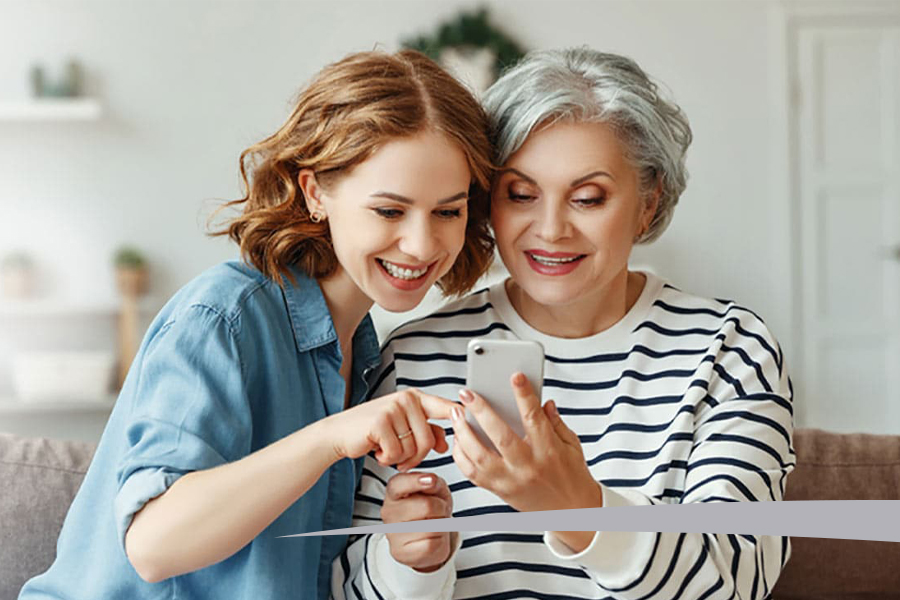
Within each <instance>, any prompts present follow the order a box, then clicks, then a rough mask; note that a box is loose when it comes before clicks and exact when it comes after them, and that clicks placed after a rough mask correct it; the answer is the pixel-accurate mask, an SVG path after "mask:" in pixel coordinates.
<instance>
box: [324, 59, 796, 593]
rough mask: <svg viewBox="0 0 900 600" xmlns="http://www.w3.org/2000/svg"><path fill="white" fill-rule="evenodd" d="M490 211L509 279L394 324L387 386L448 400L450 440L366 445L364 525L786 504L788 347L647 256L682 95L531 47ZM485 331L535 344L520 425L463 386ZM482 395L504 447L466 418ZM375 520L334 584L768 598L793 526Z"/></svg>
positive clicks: (497, 140) (677, 142)
mask: <svg viewBox="0 0 900 600" xmlns="http://www.w3.org/2000/svg"><path fill="white" fill-rule="evenodd" d="M485 104H486V108H487V111H488V113H489V116H490V117H491V118H492V120H493V125H494V144H495V151H496V157H495V158H496V162H497V164H499V165H501V166H502V168H501V169H500V171H499V172H498V174H497V176H496V178H495V181H494V185H493V192H492V205H491V206H492V215H491V219H492V224H493V227H494V231H495V234H496V240H497V245H498V248H499V250H500V254H501V257H502V259H503V262H504V264H505V265H506V267H507V268H508V269H509V272H510V275H511V277H510V278H509V279H507V280H506V281H505V282H502V283H499V284H497V285H494V286H492V287H490V288H489V289H485V290H482V291H480V292H478V293H475V294H473V295H471V296H469V297H468V298H466V299H464V300H462V301H459V302H456V303H455V304H452V305H450V306H448V307H446V308H445V309H443V310H441V311H440V312H438V313H435V314H433V315H431V316H430V317H428V318H425V319H422V320H419V321H417V322H413V323H410V324H408V325H406V326H404V327H401V328H400V329H399V330H397V331H396V332H394V333H393V334H392V335H391V337H390V339H389V340H388V342H387V343H386V345H385V346H384V349H383V353H382V356H383V359H384V360H383V365H384V366H383V367H382V373H381V376H380V384H379V393H387V392H389V391H392V390H394V389H403V388H407V387H417V388H421V389H423V390H427V391H428V392H429V393H433V394H437V395H443V396H449V395H450V394H456V393H457V392H459V397H460V400H461V401H462V406H461V407H460V408H458V409H455V410H454V411H453V413H454V414H453V429H452V437H453V451H452V454H448V453H445V454H438V453H434V452H432V453H431V454H430V455H429V456H428V457H427V460H425V461H423V462H422V463H421V465H420V469H422V471H418V472H415V473H397V472H396V471H395V470H392V469H390V468H385V467H381V466H379V465H378V464H377V463H376V462H375V461H372V460H369V461H368V462H367V463H366V470H364V472H363V478H362V484H361V489H360V491H359V494H358V496H357V503H356V510H355V512H356V519H355V522H356V523H357V524H360V525H362V524H372V523H373V522H375V521H378V520H383V521H384V522H397V521H408V520H413V519H422V518H438V517H445V516H449V515H450V514H451V512H452V514H453V516H469V515H476V514H485V513H498V512H510V511H531V510H553V509H568V508H585V507H600V506H633V505H651V504H665V503H696V502H734V501H773V500H780V499H781V498H782V495H783V493H784V485H785V479H786V477H787V475H788V473H790V471H791V470H792V468H793V465H794V455H793V450H792V447H791V435H792V407H791V388H790V382H789V379H788V375H787V372H786V370H785V368H784V361H783V357H782V353H781V350H780V348H779V346H778V343H777V342H776V341H775V339H774V338H773V337H772V335H771V334H770V333H769V331H768V330H767V329H766V326H765V325H764V324H763V322H762V320H761V319H760V318H759V317H758V316H756V314H754V313H753V312H752V311H750V310H748V309H747V308H744V307H742V306H740V305H739V304H737V303H735V302H729V301H722V300H712V299H706V298H700V297H697V296H694V295H692V294H689V293H686V292H683V291H681V290H679V289H678V288H676V287H674V286H673V285H670V284H669V283H666V282H665V281H664V280H662V279H661V278H659V277H657V276H656V275H653V274H651V273H643V272H638V271H632V270H629V268H628V259H629V256H630V254H631V250H632V247H633V246H634V244H636V243H645V242H650V241H652V240H654V239H656V238H657V237H659V236H660V235H661V234H662V232H663V230H664V229H665V228H666V226H667V225H668V223H669V221H670V220H671V217H672V213H673V210H674V208H675V204H676V202H677V201H678V198H679V196H680V194H681V193H682V191H683V190H684V188H685V181H686V173H685V168H684V156H685V152H686V150H687V147H688V145H689V144H690V141H691V132H690V128H689V126H688V122H687V120H686V118H685V116H684V115H683V114H682V112H681V110H680V109H679V108H678V107H677V106H676V105H674V104H673V103H671V102H670V101H668V100H666V99H664V98H663V97H661V96H660V95H659V94H658V92H657V88H656V86H655V85H654V84H653V83H652V82H651V81H650V79H649V78H648V77H647V75H646V74H645V73H644V72H643V71H642V70H641V69H640V67H638V65H636V64H635V63H634V62H633V61H631V60H629V59H627V58H624V57H621V56H616V55H611V54H602V53H599V52H595V51H591V50H588V49H573V50H567V51H551V52H538V53H534V54H531V55H530V56H528V57H527V58H526V59H525V60H524V61H523V62H522V63H520V64H519V65H518V66H517V67H515V68H514V69H513V70H511V71H510V72H508V73H507V74H506V75H504V77H503V78H502V79H500V80H499V81H498V82H497V83H496V84H495V85H494V86H493V87H492V88H491V89H490V90H489V92H488V93H487V96H486V99H485ZM472 337H490V338H498V339H529V340H538V341H540V342H541V343H542V344H543V346H544V348H545V351H546V363H545V365H544V372H545V380H544V387H543V389H544V394H545V397H547V398H552V400H547V402H545V403H544V404H543V405H542V404H541V401H540V399H538V398H536V397H535V396H534V394H533V393H532V392H531V387H530V385H529V384H528V382H527V380H524V377H522V376H519V375H516V376H513V377H512V380H511V384H512V385H513V388H514V391H515V393H516V397H517V400H518V402H519V406H520V410H521V412H522V415H523V421H524V423H525V428H526V432H527V436H526V437H525V438H520V437H518V436H517V435H516V434H514V433H513V432H512V431H511V430H510V429H509V427H508V426H507V425H506V424H505V423H504V422H503V421H502V420H500V419H499V418H498V417H497V416H496V414H494V413H493V411H492V410H491V409H490V407H489V406H488V405H487V404H486V403H485V401H484V400H483V399H482V398H480V397H479V396H478V395H477V394H473V393H472V392H471V391H469V390H466V389H462V390H460V387H461V386H464V385H465V348H466V344H467V342H468V341H469V339H470V338H472ZM463 410H465V411H471V412H472V413H473V415H474V416H475V417H476V419H477V420H478V421H479V423H480V424H481V425H482V426H483V428H484V429H485V430H486V432H487V433H488V435H489V436H490V437H491V438H492V441H493V442H494V445H495V446H496V447H497V448H498V449H499V450H496V451H495V450H493V449H488V448H486V447H485V445H483V444H482V443H481V442H480V441H479V439H478V437H477V436H474V435H473V432H472V430H471V429H470V428H469V426H468V425H467V424H466V420H465V415H464V414H462V413H463ZM456 537H457V535H456V534H447V533H437V534H435V533H405V534H388V535H386V536H384V535H372V536H363V537H361V538H359V539H357V540H355V541H354V542H353V543H352V544H351V545H350V546H349V548H348V550H347V552H346V553H345V555H344V556H343V557H342V559H341V560H340V561H338V562H336V568H335V573H334V591H335V595H336V596H338V597H342V596H343V595H346V596H347V597H351V598H352V597H366V598H368V597H373V598H382V597H383V598H404V599H409V598H435V599H437V598H562V597H565V598H616V599H632V598H634V599H637V598H642V599H647V600H650V599H660V600H662V599H666V600H671V599H673V598H734V597H739V598H765V597H767V596H768V595H769V592H770V590H771V588H772V586H773V585H774V583H775V580H776V578H777V577H778V574H779V572H780V570H781V568H782V566H783V565H784V563H785V562H786V561H787V559H788V555H789V541H788V539H787V538H782V537H767V536H753V535H726V534H721V535H711V534H710V535H708V534H699V533H697V534H690V533H689V534H685V533H653V532H637V533H628V532H625V533H622V532H608V531H607V532H547V533H546V534H545V535H532V534H527V533H521V534H509V533H477V534H475V533H464V534H461V537H462V539H461V541H460V540H457V539H456Z"/></svg>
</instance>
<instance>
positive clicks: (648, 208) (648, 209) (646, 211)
mask: <svg viewBox="0 0 900 600" xmlns="http://www.w3.org/2000/svg"><path fill="white" fill-rule="evenodd" d="M660 196H662V181H660V182H658V183H657V184H656V188H655V189H654V190H653V192H652V193H651V194H650V195H649V197H648V198H647V200H646V202H644V208H643V210H641V218H640V219H639V222H640V228H639V229H638V232H637V236H635V239H638V238H641V237H643V235H644V234H645V233H647V230H648V229H650V223H652V222H653V217H655V216H656V211H657V209H659V198H660Z"/></svg>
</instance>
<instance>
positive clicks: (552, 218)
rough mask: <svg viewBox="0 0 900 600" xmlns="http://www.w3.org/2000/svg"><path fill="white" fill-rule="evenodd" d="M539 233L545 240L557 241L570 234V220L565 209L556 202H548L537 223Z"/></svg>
mask: <svg viewBox="0 0 900 600" xmlns="http://www.w3.org/2000/svg"><path fill="white" fill-rule="evenodd" d="M537 229H538V231H537V235H538V237H539V238H541V239H542V240H544V241H545V242H555V241H557V240H559V239H561V238H564V237H566V236H567V235H568V234H569V220H568V217H567V215H566V214H565V209H564V208H562V207H560V206H558V205H557V204H556V203H555V202H547V203H546V205H545V208H544V211H543V214H542V215H541V216H540V222H538V223H537Z"/></svg>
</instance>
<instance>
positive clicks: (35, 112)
mask: <svg viewBox="0 0 900 600" xmlns="http://www.w3.org/2000/svg"><path fill="white" fill-rule="evenodd" d="M102 114H103V107H102V106H101V104H100V101H99V100H97V99H96V98H40V99H31V100H22V101H19V102H0V121H8V122H12V121H19V122H26V121H96V120H98V119H99V118H100V117H101V116H102Z"/></svg>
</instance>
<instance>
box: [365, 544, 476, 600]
mask: <svg viewBox="0 0 900 600" xmlns="http://www.w3.org/2000/svg"><path fill="white" fill-rule="evenodd" d="M372 538H373V539H372V540H371V543H370V544H369V554H370V555H369V564H371V565H373V567H374V568H373V569H372V571H373V572H372V573H371V575H372V579H374V580H375V582H374V583H375V587H376V588H378V589H379V590H380V591H382V592H388V593H389V594H390V595H386V598H391V599H394V598H396V599H402V600H449V599H450V598H452V597H453V588H454V587H456V565H455V561H454V559H455V558H456V553H457V551H458V550H459V547H460V545H461V544H462V536H461V535H457V536H456V547H454V548H453V551H452V552H451V554H450V558H448V559H447V562H445V563H444V564H443V566H441V568H440V569H438V570H436V571H432V572H431V573H422V572H421V571H416V570H415V569H413V568H410V567H407V566H406V565H403V564H400V563H399V562H397V561H396V560H395V559H394V557H393V556H391V547H390V543H389V542H388V539H387V536H385V535H384V534H383V533H376V534H373V535H372Z"/></svg>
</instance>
